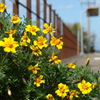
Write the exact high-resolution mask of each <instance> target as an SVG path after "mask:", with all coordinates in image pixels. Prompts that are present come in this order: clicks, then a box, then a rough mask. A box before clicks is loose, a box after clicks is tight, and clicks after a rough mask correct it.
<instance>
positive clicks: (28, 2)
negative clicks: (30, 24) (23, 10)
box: [27, 0, 31, 20]
mask: <svg viewBox="0 0 100 100" xmlns="http://www.w3.org/2000/svg"><path fill="white" fill-rule="evenodd" d="M27 18H28V20H29V19H31V0H27Z"/></svg>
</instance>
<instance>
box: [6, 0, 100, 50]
mask: <svg viewBox="0 0 100 100" xmlns="http://www.w3.org/2000/svg"><path fill="white" fill-rule="evenodd" d="M8 1H9V0H6V4H7V7H8V8H7V11H8V12H9V13H11V12H12V8H11V7H12V3H11V2H8ZM19 1H20V2H22V3H23V4H25V5H26V2H25V1H26V0H19ZM35 1H36V0H32V9H34V11H36V9H35V6H36V5H35ZM40 1H41V4H42V1H43V0H40ZM81 1H83V2H87V1H88V0H81ZM89 1H90V2H91V3H93V1H94V0H89ZM47 2H48V3H49V4H51V5H52V8H53V9H54V10H56V13H57V14H58V15H59V17H60V18H61V19H62V20H63V22H64V23H66V24H74V23H80V13H81V12H82V11H84V10H85V9H86V8H87V5H86V4H82V5H81V4H80V2H79V0H47ZM41 6H42V5H41ZM90 6H92V7H95V6H96V7H99V8H100V0H96V4H90ZM42 11H43V10H42V9H41V12H42ZM19 12H20V16H21V17H22V16H23V15H25V14H26V11H25V9H24V8H21V10H20V11H19ZM99 12H100V11H99ZM41 14H42V13H41ZM32 17H33V19H34V20H35V16H34V15H32ZM82 23H83V24H82V26H83V28H84V29H85V31H87V16H86V13H83V14H82ZM90 34H95V35H96V41H95V49H96V50H100V15H99V16H95V17H90Z"/></svg>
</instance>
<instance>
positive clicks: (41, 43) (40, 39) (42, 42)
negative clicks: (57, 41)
mask: <svg viewBox="0 0 100 100" xmlns="http://www.w3.org/2000/svg"><path fill="white" fill-rule="evenodd" d="M46 42H47V39H46V38H44V37H43V36H38V40H37V41H34V45H37V46H38V47H39V48H40V49H42V48H43V47H47V46H48V44H46Z"/></svg>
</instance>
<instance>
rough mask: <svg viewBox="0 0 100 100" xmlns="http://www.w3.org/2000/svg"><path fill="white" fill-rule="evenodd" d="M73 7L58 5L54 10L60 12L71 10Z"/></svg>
mask: <svg viewBox="0 0 100 100" xmlns="http://www.w3.org/2000/svg"><path fill="white" fill-rule="evenodd" d="M73 7H74V6H73V5H67V6H63V5H60V6H58V7H55V9H56V10H60V9H61V10H62V9H72V8H73Z"/></svg>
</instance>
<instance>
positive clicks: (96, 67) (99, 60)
mask: <svg viewBox="0 0 100 100" xmlns="http://www.w3.org/2000/svg"><path fill="white" fill-rule="evenodd" d="M87 58H90V62H89V66H92V68H91V71H93V72H97V71H100V53H98V52H95V53H89V54H83V55H78V56H73V57H70V58H67V59H63V60H62V61H63V62H64V63H66V64H67V63H75V64H76V65H78V66H84V65H85V63H86V59H87Z"/></svg>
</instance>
